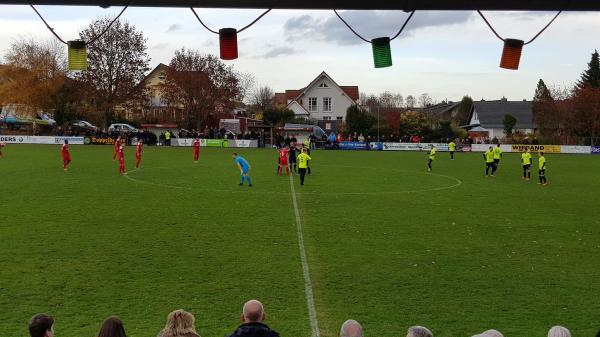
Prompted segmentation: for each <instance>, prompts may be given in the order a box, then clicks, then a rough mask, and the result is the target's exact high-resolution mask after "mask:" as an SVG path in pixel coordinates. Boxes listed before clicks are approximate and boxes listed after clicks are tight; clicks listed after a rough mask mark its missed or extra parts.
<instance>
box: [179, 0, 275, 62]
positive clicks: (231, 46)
mask: <svg viewBox="0 0 600 337" xmlns="http://www.w3.org/2000/svg"><path fill="white" fill-rule="evenodd" d="M190 9H191V10H192V13H194V16H195V17H196V19H198V22H200V24H201V25H202V26H203V27H204V28H206V30H208V31H209V32H211V33H213V34H218V35H219V53H220V57H221V59H223V60H235V59H237V58H238V47H237V34H238V33H241V32H243V31H244V30H246V29H248V28H250V27H251V26H252V25H254V24H255V23H257V22H258V20H260V19H262V18H263V16H265V15H267V13H269V12H270V11H271V9H272V8H269V9H267V10H266V11H264V12H263V13H262V14H261V15H259V16H258V17H257V18H256V19H254V21H252V22H250V23H249V24H248V25H246V26H244V27H243V28H241V29H239V30H238V29H235V28H221V29H219V31H218V32H217V31H215V30H213V29H210V27H208V26H207V25H206V24H205V23H204V22H203V21H202V19H200V16H199V15H198V13H196V10H195V9H194V7H190Z"/></svg>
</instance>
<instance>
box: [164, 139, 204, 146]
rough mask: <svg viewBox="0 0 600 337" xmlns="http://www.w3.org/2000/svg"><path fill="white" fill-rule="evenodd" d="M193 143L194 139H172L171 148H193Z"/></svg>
mask: <svg viewBox="0 0 600 337" xmlns="http://www.w3.org/2000/svg"><path fill="white" fill-rule="evenodd" d="M193 142H194V138H171V146H192V143H193ZM200 145H202V144H200Z"/></svg>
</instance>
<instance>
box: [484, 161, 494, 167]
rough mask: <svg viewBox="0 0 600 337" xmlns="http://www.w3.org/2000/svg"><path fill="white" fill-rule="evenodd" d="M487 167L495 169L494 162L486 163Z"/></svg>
mask: <svg viewBox="0 0 600 337" xmlns="http://www.w3.org/2000/svg"><path fill="white" fill-rule="evenodd" d="M485 166H486V167H493V166H494V163H493V162H492V163H485Z"/></svg>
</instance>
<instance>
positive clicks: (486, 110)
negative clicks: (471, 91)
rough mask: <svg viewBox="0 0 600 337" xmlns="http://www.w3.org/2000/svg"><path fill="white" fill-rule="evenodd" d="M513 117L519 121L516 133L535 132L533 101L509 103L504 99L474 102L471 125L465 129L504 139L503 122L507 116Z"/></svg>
mask: <svg viewBox="0 0 600 337" xmlns="http://www.w3.org/2000/svg"><path fill="white" fill-rule="evenodd" d="M507 114H508V115H512V116H513V117H515V119H516V120H517V123H516V124H515V127H514V131H518V132H522V133H524V134H528V133H531V132H533V131H534V129H535V126H534V124H533V102H531V101H526V100H523V101H509V100H507V99H506V98H503V99H501V100H498V101H483V100H482V101H476V102H473V107H472V108H471V115H470V116H469V124H468V125H465V126H464V127H465V128H466V129H467V130H469V131H471V130H477V131H478V132H487V133H488V136H489V138H498V139H501V138H503V137H504V136H505V135H504V124H503V122H502V120H503V119H504V116H505V115H507Z"/></svg>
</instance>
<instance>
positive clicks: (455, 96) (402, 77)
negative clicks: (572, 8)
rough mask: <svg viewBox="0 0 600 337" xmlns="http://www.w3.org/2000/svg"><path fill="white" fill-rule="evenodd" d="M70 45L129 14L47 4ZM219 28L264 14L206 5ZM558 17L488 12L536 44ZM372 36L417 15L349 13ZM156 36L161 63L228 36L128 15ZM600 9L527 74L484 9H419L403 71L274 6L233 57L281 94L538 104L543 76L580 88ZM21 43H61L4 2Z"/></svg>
mask: <svg viewBox="0 0 600 337" xmlns="http://www.w3.org/2000/svg"><path fill="white" fill-rule="evenodd" d="M38 10H39V11H40V12H41V13H42V14H43V15H44V16H45V18H46V20H47V21H48V22H49V23H50V25H51V26H52V27H54V28H55V31H56V32H57V33H58V34H59V35H60V36H61V37H63V39H65V40H70V39H75V38H77V36H78V35H77V32H78V30H79V29H80V28H82V27H83V26H85V25H86V24H87V23H89V22H90V20H92V19H94V18H96V17H98V16H106V15H115V14H116V13H118V12H119V11H120V10H121V8H119V7H115V8H109V9H102V8H99V7H56V6H39V7H38ZM197 12H198V14H199V15H200V17H201V18H202V19H203V20H204V22H205V23H206V24H207V25H208V26H209V27H211V28H212V29H213V30H218V29H219V28H225V27H233V28H238V29H239V28H241V27H243V26H245V25H246V24H248V23H249V22H251V21H252V20H253V19H254V18H255V17H257V16H258V15H260V13H262V10H230V9H197ZM554 14H555V13H548V12H536V13H529V12H488V13H486V15H487V17H488V19H489V21H490V22H491V23H492V25H494V27H495V28H496V30H497V31H498V33H499V34H500V35H502V36H504V37H509V38H519V39H523V40H529V39H530V38H531V37H533V36H534V35H535V34H536V33H537V31H539V30H540V29H541V28H542V27H543V26H544V25H545V24H546V23H547V22H548V20H550V18H551V17H552V15H554ZM341 15H342V16H343V17H344V18H345V19H346V21H348V22H349V23H350V24H351V25H352V26H353V27H354V28H355V30H356V31H357V32H359V33H360V34H362V35H363V36H364V37H365V38H367V39H369V40H370V39H372V38H375V37H381V36H393V35H394V34H396V32H397V31H398V29H399V28H400V26H401V25H402V23H403V22H404V20H405V18H406V17H407V14H406V13H404V12H401V11H342V12H341ZM122 18H123V19H124V20H127V21H129V22H130V23H132V24H134V25H135V26H136V27H137V28H138V29H140V30H142V31H143V32H144V34H145V35H146V37H147V38H148V47H149V54H150V56H151V57H152V62H151V65H152V66H155V65H157V64H159V63H167V64H168V63H169V60H170V58H171V56H172V54H173V52H174V51H175V50H176V49H179V48H181V47H186V48H191V49H197V50H200V51H201V52H203V53H212V54H218V36H216V35H214V34H212V33H210V32H208V31H207V30H205V29H204V28H203V27H202V26H200V24H199V23H198V22H197V21H196V18H195V17H194V16H193V14H192V13H191V11H190V10H189V9H184V8H177V9H168V8H167V9H165V8H135V7H134V8H129V9H128V10H127V11H126V12H125V13H124V14H123V17H122ZM599 36H600V13H563V14H562V15H561V16H559V17H558V19H557V20H556V21H555V23H554V24H553V25H552V26H550V28H548V30H546V32H545V33H544V34H542V35H541V36H540V37H539V38H538V39H537V40H536V41H535V42H533V43H532V44H530V45H528V46H525V48H524V50H523V56H522V59H521V68H520V70H518V71H510V70H504V69H500V68H499V67H498V64H499V62H500V55H501V52H502V42H501V41H500V40H498V39H497V38H496V37H495V36H494V35H493V34H492V32H491V31H490V30H489V29H488V28H487V26H485V24H484V22H483V21H482V20H481V18H480V17H479V16H478V15H477V14H476V13H475V12H432V11H424V12H416V13H415V15H414V17H413V19H412V21H411V22H410V23H409V24H408V26H407V28H406V30H405V32H404V33H403V34H402V35H401V36H400V37H399V38H397V39H396V40H394V41H393V42H392V56H393V62H394V65H393V66H392V67H390V68H382V69H375V68H373V60H372V56H371V46H370V45H369V44H367V43H365V42H363V41H362V40H360V39H358V38H357V37H356V36H354V35H353V34H352V33H351V32H350V31H349V30H348V29H347V28H346V27H345V26H344V25H343V23H342V22H341V21H340V20H339V19H338V18H337V17H336V16H335V14H334V13H333V11H300V10H273V11H271V12H270V13H269V14H267V15H266V16H265V17H264V18H263V19H262V20H261V21H259V22H258V23H256V24H255V25H254V26H252V27H251V28H249V29H248V30H246V31H244V32H242V33H240V35H238V42H239V54H240V57H239V59H237V60H234V61H226V62H227V63H228V64H233V65H234V67H235V68H236V69H237V70H239V71H243V72H248V73H251V74H252V75H253V76H254V77H255V79H256V82H257V84H258V85H268V86H270V87H272V88H273V89H274V90H276V91H282V90H285V89H296V88H301V87H303V86H305V85H307V84H308V83H309V82H310V81H311V80H312V79H313V78H314V77H315V76H317V75H318V74H319V73H320V72H321V71H323V70H324V71H326V72H327V73H328V74H329V75H330V76H331V77H332V78H333V79H334V80H335V81H336V82H337V83H338V84H340V85H358V86H359V88H360V91H361V92H365V93H379V92H382V91H385V90H390V91H393V92H399V93H401V94H403V95H404V96H405V97H406V96H407V95H409V94H412V95H415V96H418V95H420V94H422V93H429V94H430V95H431V96H432V97H433V98H434V99H435V100H437V101H441V100H444V99H449V100H454V101H455V100H459V99H460V98H461V97H462V96H463V95H465V94H469V95H471V96H472V97H473V98H474V99H481V98H485V99H499V98H501V97H503V96H505V97H507V98H508V99H511V100H521V99H524V98H527V99H530V98H531V97H532V96H533V92H534V90H535V86H536V84H537V81H538V79H540V78H543V79H544V81H545V82H546V83H547V84H549V85H556V86H567V85H571V84H572V83H573V82H575V81H576V80H577V79H578V78H579V75H580V73H581V72H582V71H583V70H584V69H585V68H586V64H587V62H589V59H590V55H591V53H592V52H593V51H594V49H597V48H598V49H600V39H599V38H598V37H599ZM19 37H25V38H28V37H34V38H39V39H51V38H52V35H51V34H50V32H48V30H47V29H46V28H45V26H44V25H43V23H42V22H41V21H40V20H39V19H38V18H37V16H36V15H35V13H34V12H33V11H32V9H31V8H29V7H28V6H6V5H0V51H1V52H2V54H4V52H5V51H6V49H7V48H8V46H9V45H10V43H11V42H12V41H14V40H15V39H17V38H19Z"/></svg>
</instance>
